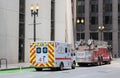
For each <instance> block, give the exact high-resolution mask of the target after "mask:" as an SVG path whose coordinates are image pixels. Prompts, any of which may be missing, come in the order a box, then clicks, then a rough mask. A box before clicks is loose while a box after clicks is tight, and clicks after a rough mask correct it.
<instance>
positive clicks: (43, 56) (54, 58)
mask: <svg viewBox="0 0 120 78" xmlns="http://www.w3.org/2000/svg"><path fill="white" fill-rule="evenodd" d="M74 57H75V55H74V54H72V51H71V45H70V44H67V43H60V42H52V41H50V42H36V43H32V44H31V45H30V64H31V65H33V66H34V67H35V69H36V70H42V69H43V68H59V69H60V70H63V68H72V69H75V59H73V58H74Z"/></svg>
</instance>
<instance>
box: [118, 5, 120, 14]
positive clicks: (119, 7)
mask: <svg viewBox="0 0 120 78" xmlns="http://www.w3.org/2000/svg"><path fill="white" fill-rule="evenodd" d="M118 12H120V3H119V4H118Z"/></svg>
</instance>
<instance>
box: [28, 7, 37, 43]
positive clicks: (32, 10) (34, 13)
mask: <svg viewBox="0 0 120 78" xmlns="http://www.w3.org/2000/svg"><path fill="white" fill-rule="evenodd" d="M30 10H31V17H32V16H33V17H34V21H33V25H34V42H35V41H36V16H38V11H39V6H38V5H37V6H33V5H31V6H30Z"/></svg>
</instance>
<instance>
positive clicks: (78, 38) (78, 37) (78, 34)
mask: <svg viewBox="0 0 120 78" xmlns="http://www.w3.org/2000/svg"><path fill="white" fill-rule="evenodd" d="M76 39H77V41H79V40H80V33H77V38H76Z"/></svg>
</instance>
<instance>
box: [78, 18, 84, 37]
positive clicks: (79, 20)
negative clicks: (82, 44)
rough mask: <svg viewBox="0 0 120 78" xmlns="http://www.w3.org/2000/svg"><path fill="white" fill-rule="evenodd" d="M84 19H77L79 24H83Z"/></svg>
mask: <svg viewBox="0 0 120 78" xmlns="http://www.w3.org/2000/svg"><path fill="white" fill-rule="evenodd" d="M83 23H84V19H77V24H83ZM80 31H81V26H80ZM80 39H81V33H80Z"/></svg>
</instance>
